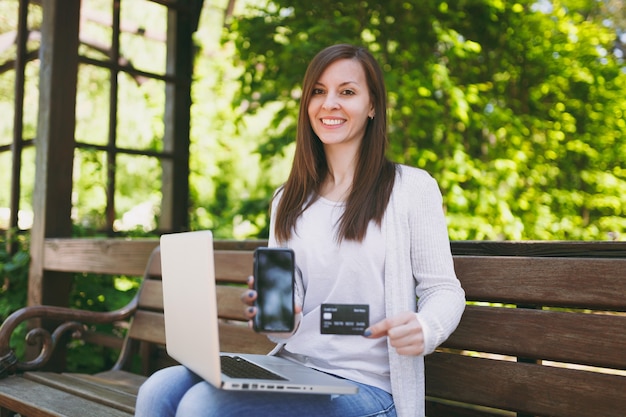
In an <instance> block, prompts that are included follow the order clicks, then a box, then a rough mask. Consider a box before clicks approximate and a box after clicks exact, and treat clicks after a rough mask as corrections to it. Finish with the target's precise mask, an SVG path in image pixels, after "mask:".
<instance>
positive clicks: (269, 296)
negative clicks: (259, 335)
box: [254, 249, 294, 332]
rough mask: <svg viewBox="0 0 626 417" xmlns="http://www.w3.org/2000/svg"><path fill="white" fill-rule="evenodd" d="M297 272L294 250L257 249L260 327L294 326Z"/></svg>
mask: <svg viewBox="0 0 626 417" xmlns="http://www.w3.org/2000/svg"><path fill="white" fill-rule="evenodd" d="M293 275H294V254H293V251H291V250H289V249H264V250H258V251H257V252H256V271H255V277H254V280H255V283H256V290H257V303H256V304H257V307H258V310H257V315H256V318H255V327H256V328H257V330H259V331H269V332H280V331H283V332H286V331H291V330H293V323H294V311H293Z"/></svg>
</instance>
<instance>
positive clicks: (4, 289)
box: [0, 231, 30, 355]
mask: <svg viewBox="0 0 626 417" xmlns="http://www.w3.org/2000/svg"><path fill="white" fill-rule="evenodd" d="M29 265H30V255H29V252H28V236H26V235H16V234H15V233H14V232H13V231H9V232H7V233H6V234H5V233H3V234H0V284H1V285H0V323H2V322H3V321H4V320H5V319H6V318H7V317H8V316H9V315H10V314H11V313H13V312H14V311H16V310H18V309H20V308H22V307H24V306H25V305H26V293H27V288H28V267H29ZM25 335H26V327H25V326H20V327H18V329H16V331H15V332H14V333H13V335H12V336H11V344H12V345H13V346H16V353H17V354H18V355H22V354H23V353H24V343H23V340H24V336H25Z"/></svg>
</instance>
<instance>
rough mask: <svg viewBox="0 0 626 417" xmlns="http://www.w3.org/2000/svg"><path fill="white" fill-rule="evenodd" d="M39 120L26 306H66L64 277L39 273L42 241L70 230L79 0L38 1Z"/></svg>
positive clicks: (41, 268)
mask: <svg viewBox="0 0 626 417" xmlns="http://www.w3.org/2000/svg"><path fill="white" fill-rule="evenodd" d="M42 7H43V22H42V30H41V32H42V39H41V49H40V60H41V69H40V78H39V119H38V122H37V141H36V172H35V189H34V195H33V212H34V222H33V227H32V230H31V247H30V255H31V267H30V273H29V279H28V285H29V292H28V304H29V305H33V304H51V305H66V304H67V297H68V294H69V285H70V276H69V274H67V276H64V275H59V274H57V273H53V274H54V275H55V276H54V284H53V285H49V286H48V285H47V284H48V283H47V282H46V280H47V279H48V277H47V276H45V275H44V272H43V250H44V240H45V238H47V237H68V236H71V233H72V221H71V217H70V215H71V208H72V169H73V161H74V143H75V141H74V128H75V120H74V117H75V108H76V81H77V72H78V30H79V20H80V0H43V1H42Z"/></svg>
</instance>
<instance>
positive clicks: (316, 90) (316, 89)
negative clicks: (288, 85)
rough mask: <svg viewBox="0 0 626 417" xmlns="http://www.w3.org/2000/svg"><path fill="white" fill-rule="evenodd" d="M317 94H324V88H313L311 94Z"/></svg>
mask: <svg viewBox="0 0 626 417" xmlns="http://www.w3.org/2000/svg"><path fill="white" fill-rule="evenodd" d="M318 94H324V90H322V89H321V88H314V89H313V95H314V96H315V95H318Z"/></svg>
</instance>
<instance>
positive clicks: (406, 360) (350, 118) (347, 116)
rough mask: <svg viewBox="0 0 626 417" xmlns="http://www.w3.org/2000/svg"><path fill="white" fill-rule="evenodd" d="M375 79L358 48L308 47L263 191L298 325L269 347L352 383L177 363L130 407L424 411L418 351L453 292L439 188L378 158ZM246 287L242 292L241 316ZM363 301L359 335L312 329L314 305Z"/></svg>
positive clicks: (187, 412) (441, 331)
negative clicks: (236, 383) (310, 383)
mask: <svg viewBox="0 0 626 417" xmlns="http://www.w3.org/2000/svg"><path fill="white" fill-rule="evenodd" d="M386 130H387V116H386V91H385V86H384V81H383V75H382V71H381V69H380V67H379V65H378V64H377V62H376V61H375V59H374V58H373V57H372V55H371V54H370V53H369V52H368V51H367V50H365V49H363V48H359V47H354V46H351V45H334V46H331V47H328V48H326V49H324V50H322V51H321V52H320V53H318V54H317V55H316V56H315V57H314V58H313V60H312V61H311V63H310V64H309V67H308V69H307V71H306V74H305V76H304V82H303V88H302V100H301V106H300V114H299V123H298V133H297V138H296V151H295V156H294V161H293V166H292V170H291V172H290V174H289V177H288V179H287V182H286V183H285V184H284V186H283V187H281V188H280V189H279V190H278V191H277V193H276V195H275V197H274V199H273V202H272V210H271V218H270V239H269V246H285V247H290V248H292V249H293V250H294V251H295V253H296V260H297V264H298V265H297V266H298V271H299V279H298V280H297V285H296V287H297V288H296V298H297V301H296V302H297V304H298V308H297V311H298V317H297V319H298V327H297V328H296V330H295V331H294V332H293V333H292V334H288V335H271V336H270V338H271V339H272V340H273V341H275V342H277V346H276V348H275V349H274V350H273V351H272V353H271V354H275V355H280V356H283V357H286V358H288V359H291V360H294V361H298V362H301V363H303V364H305V365H307V366H310V367H312V368H315V369H318V370H321V371H324V372H328V373H331V374H334V375H337V376H340V377H343V378H346V379H349V380H351V381H353V382H355V383H356V384H358V385H359V393H358V394H356V395H343V396H320V395H306V394H304V395H303V394H274V393H269V394H263V393H259V394H251V393H245V394H240V393H233V392H225V391H220V390H217V389H215V388H213V387H212V386H211V385H210V384H208V383H207V382H204V381H202V380H201V379H200V378H198V377H197V376H195V375H193V374H192V373H191V372H190V371H188V370H186V369H185V368H183V367H180V366H179V367H174V368H169V369H166V370H163V371H160V372H158V373H156V374H155V375H154V376H152V377H151V378H149V380H148V381H147V382H146V384H145V385H144V386H143V387H142V388H141V390H140V393H139V396H138V401H137V414H136V415H137V416H148V415H159V416H166V415H168V416H169V415H171V416H174V415H176V416H192V415H193V416H213V415H216V416H218V415H219V416H230V415H232V416H234V415H242V416H243V415H246V416H252V415H258V416H270V415H271V416H291V415H299V416H342V417H351V416H354V417H360V416H399V417H409V416H423V415H424V362H423V356H424V355H426V354H429V353H431V352H433V351H434V350H435V348H436V347H437V346H438V345H440V344H441V343H442V342H443V341H444V340H446V338H447V337H448V336H449V335H450V334H451V333H452V331H453V330H454V329H455V328H456V326H457V324H458V322H459V320H460V317H461V315H462V313H463V310H464V306H465V298H464V292H463V290H462V288H461V286H460V284H459V281H458V280H457V278H456V275H455V272H454V266H453V262H452V256H451V253H450V243H449V240H448V234H447V228H446V222H445V218H444V214H443V210H442V198H441V193H440V191H439V189H438V186H437V184H436V182H435V180H434V179H433V178H432V177H431V176H430V175H428V174H427V173H426V172H425V171H423V170H420V169H417V168H410V167H407V166H403V165H397V164H394V163H392V162H390V161H389V160H388V159H387V158H386V156H385V155H386V149H387V131H386ZM255 298H256V293H255V292H254V291H248V292H246V294H244V295H243V300H244V302H245V303H246V304H248V305H249V306H250V307H247V308H246V313H247V314H248V317H249V318H250V319H252V318H253V317H254V315H255V313H256V310H255V308H254V307H251V306H252V304H253V302H254V299H255ZM323 303H336V304H368V305H369V312H370V323H372V325H371V326H370V327H369V328H368V329H367V330H366V331H365V333H364V335H363V336H346V335H327V334H324V335H322V334H320V329H319V326H320V305H321V304H323Z"/></svg>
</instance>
